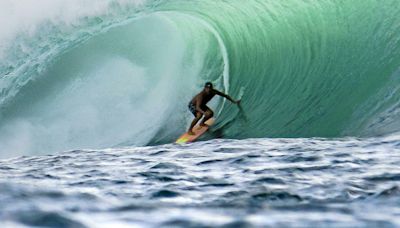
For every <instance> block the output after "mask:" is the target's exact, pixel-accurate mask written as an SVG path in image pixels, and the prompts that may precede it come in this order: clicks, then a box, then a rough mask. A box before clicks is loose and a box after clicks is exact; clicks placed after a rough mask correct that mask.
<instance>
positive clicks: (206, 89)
mask: <svg viewBox="0 0 400 228" xmlns="http://www.w3.org/2000/svg"><path fill="white" fill-rule="evenodd" d="M212 89H213V84H212V83H211V82H206V84H204V90H205V91H206V92H210V91H211V90H212Z"/></svg>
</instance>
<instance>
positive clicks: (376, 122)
mask: <svg viewBox="0 0 400 228" xmlns="http://www.w3.org/2000/svg"><path fill="white" fill-rule="evenodd" d="M25 1H26V2H25V3H26V4H25V5H24V6H22V5H23V4H21V5H18V4H17V3H12V2H11V1H9V2H5V3H2V4H3V5H4V7H1V8H3V9H7V7H6V6H8V8H12V9H14V11H10V12H13V13H9V12H8V11H4V13H2V14H3V15H5V17H7V18H8V17H11V18H17V19H16V21H17V22H18V20H19V19H18V18H20V17H18V16H19V14H23V15H24V16H25V17H24V18H28V19H29V20H27V21H22V22H20V23H17V22H15V23H16V24H15V26H13V27H12V28H11V27H6V26H5V24H0V25H1V26H2V27H3V33H2V34H0V41H1V42H2V44H3V45H2V46H1V48H0V52H1V53H0V58H1V63H0V75H1V78H0V145H1V146H0V154H1V155H5V154H10V153H13V154H18V153H24V154H26V153H47V152H51V151H59V150H67V149H73V148H86V147H91V148H101V147H110V146H116V145H147V144H154V143H162V142H170V141H171V140H173V139H174V138H175V137H176V136H177V135H179V133H181V132H182V131H183V130H184V129H185V128H186V127H187V123H188V122H189V121H190V118H191V116H190V114H189V113H188V112H187V110H186V104H187V102H188V100H189V99H190V98H191V96H193V95H194V94H195V93H196V92H197V91H198V90H199V89H201V86H202V84H203V83H204V81H206V80H211V81H213V82H215V83H216V85H217V86H216V87H218V88H219V89H221V90H224V91H226V92H228V93H229V94H231V95H232V96H233V97H241V98H242V100H243V102H242V106H243V110H242V111H240V110H239V109H237V107H235V106H233V105H231V104H228V103H224V102H223V101H222V100H219V99H216V100H215V101H214V103H213V104H212V105H211V106H212V107H214V108H216V109H217V112H216V113H218V123H217V125H216V128H215V129H216V130H221V131H222V133H223V135H224V137H227V138H246V137H341V136H376V135H382V134H388V133H393V132H397V131H398V130H399V128H400V122H399V120H400V118H399V113H400V109H399V105H400V104H399V102H398V100H399V98H400V92H399V85H400V83H399V80H400V78H399V76H400V26H399V24H400V19H399V17H398V15H400V2H399V1H397V0H388V1H376V0H362V1H361V0H355V1H330V0H324V1H318V2H317V1H298V0H287V1H279V2H277V1H268V0H248V1H211V0H209V1H206V0H202V1H195V0H191V1H187V0H185V1H178V0H171V1H122V0H121V1H117V0H115V1H112V0H109V1H103V2H102V3H98V5H97V7H94V8H93V7H88V6H89V2H87V1H68V2H67V1H66V2H63V1H59V2H58V3H51V1H44V0H43V2H42V4H43V5H44V6H47V9H48V10H46V12H37V13H35V12H34V10H33V9H30V8H29V10H27V9H25V10H24V8H21V7H27V6H26V5H27V3H31V4H33V1H28V0H25ZM28 5H29V4H28ZM21 9H22V10H21ZM88 9H90V10H88ZM27 12H28V13H27ZM32 12H33V13H32ZM56 12H58V13H56ZM59 12H62V13H59ZM38 15H40V16H38ZM4 34H7V35H4Z"/></svg>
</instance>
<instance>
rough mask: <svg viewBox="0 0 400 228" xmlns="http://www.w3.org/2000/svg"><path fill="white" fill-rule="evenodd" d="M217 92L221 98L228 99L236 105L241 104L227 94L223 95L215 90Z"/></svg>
mask: <svg viewBox="0 0 400 228" xmlns="http://www.w3.org/2000/svg"><path fill="white" fill-rule="evenodd" d="M215 92H216V94H217V95H219V96H221V97H225V98H226V99H228V100H229V101H230V102H232V103H235V104H238V103H239V101H235V100H233V99H232V97H230V96H229V95H227V94H225V93H222V92H220V91H218V90H215Z"/></svg>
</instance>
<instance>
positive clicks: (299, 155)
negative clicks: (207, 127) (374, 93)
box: [0, 136, 400, 227]
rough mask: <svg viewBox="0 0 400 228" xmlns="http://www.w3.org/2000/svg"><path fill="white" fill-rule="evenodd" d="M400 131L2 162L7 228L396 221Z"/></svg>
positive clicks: (0, 212) (399, 214) (1, 199)
mask: <svg viewBox="0 0 400 228" xmlns="http://www.w3.org/2000/svg"><path fill="white" fill-rule="evenodd" d="M399 148H400V143H399V138H398V137H393V136H392V137H386V138H371V139H357V138H347V139H335V140H333V139H330V140H328V139H247V140H226V139H225V140H222V139H221V140H211V141H204V142H198V143H194V144H190V145H183V146H180V145H173V144H167V145H163V146H154V147H134V148H115V149H106V150H77V151H70V152H64V153H59V154H56V155H46V156H23V157H17V158H11V159H8V160H3V161H1V162H0V191H1V193H2V194H1V196H0V205H1V209H0V221H1V222H0V224H2V227H398V226H400V208H399V204H400V187H399V184H400V172H399V168H398V164H399V163H400V154H399Z"/></svg>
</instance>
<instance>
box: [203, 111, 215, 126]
mask: <svg viewBox="0 0 400 228" xmlns="http://www.w3.org/2000/svg"><path fill="white" fill-rule="evenodd" d="M213 116H214V112H213V111H212V110H211V109H210V108H209V107H207V108H206V113H205V114H204V119H203V121H201V123H200V126H202V127H204V126H206V121H207V120H209V119H210V118H211V117H213Z"/></svg>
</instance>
